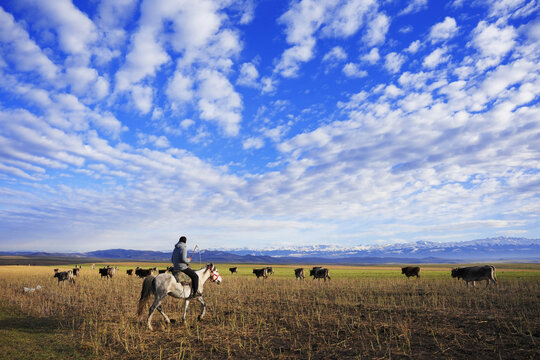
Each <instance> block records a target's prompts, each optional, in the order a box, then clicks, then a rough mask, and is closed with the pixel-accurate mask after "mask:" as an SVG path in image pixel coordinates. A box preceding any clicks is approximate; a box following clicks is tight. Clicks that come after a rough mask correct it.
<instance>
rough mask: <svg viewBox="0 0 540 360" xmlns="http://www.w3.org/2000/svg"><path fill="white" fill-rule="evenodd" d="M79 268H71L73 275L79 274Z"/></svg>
mask: <svg viewBox="0 0 540 360" xmlns="http://www.w3.org/2000/svg"><path fill="white" fill-rule="evenodd" d="M80 271H81V270H80V268H78V267H76V268H74V269H73V276H79V273H80Z"/></svg>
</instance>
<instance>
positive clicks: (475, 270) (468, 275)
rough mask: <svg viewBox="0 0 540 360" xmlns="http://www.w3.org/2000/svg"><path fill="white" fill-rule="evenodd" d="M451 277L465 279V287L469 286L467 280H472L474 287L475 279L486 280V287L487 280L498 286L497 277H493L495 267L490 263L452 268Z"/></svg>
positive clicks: (487, 284)
mask: <svg viewBox="0 0 540 360" xmlns="http://www.w3.org/2000/svg"><path fill="white" fill-rule="evenodd" d="M452 277H453V278H458V280H459V279H463V280H465V282H466V283H467V287H469V281H472V284H473V286H474V287H476V284H475V281H482V280H486V281H487V282H486V287H488V286H489V282H490V281H491V282H492V283H494V284H495V286H498V281H497V278H496V277H495V267H494V266H491V265H484V266H469V267H463V268H456V269H452Z"/></svg>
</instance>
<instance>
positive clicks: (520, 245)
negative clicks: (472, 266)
mask: <svg viewBox="0 0 540 360" xmlns="http://www.w3.org/2000/svg"><path fill="white" fill-rule="evenodd" d="M227 251H228V252H229V253H233V254H237V255H248V254H249V255H253V256H272V257H293V258H302V259H303V258H306V257H323V258H329V259H344V258H349V259H350V258H355V259H357V258H365V257H375V258H403V259H424V258H437V259H439V260H451V261H485V260H491V261H504V260H515V261H540V239H525V238H510V237H496V238H487V239H478V240H470V241H461V242H444V243H441V242H432V241H417V242H414V243H402V244H390V245H372V246H366V245H359V246H353V247H347V248H345V247H338V246H332V245H314V246H302V247H287V248H278V249H261V250H250V249H233V250H227ZM358 260H360V259H358Z"/></svg>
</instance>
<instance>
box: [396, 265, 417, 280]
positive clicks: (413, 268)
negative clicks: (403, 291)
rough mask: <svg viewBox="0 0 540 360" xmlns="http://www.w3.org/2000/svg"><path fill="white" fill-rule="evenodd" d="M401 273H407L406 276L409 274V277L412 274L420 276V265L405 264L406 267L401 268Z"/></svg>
mask: <svg viewBox="0 0 540 360" xmlns="http://www.w3.org/2000/svg"><path fill="white" fill-rule="evenodd" d="M401 273H402V274H405V276H407V279H408V278H410V277H411V276H416V278H419V277H420V268H419V267H418V266H405V267H404V268H401Z"/></svg>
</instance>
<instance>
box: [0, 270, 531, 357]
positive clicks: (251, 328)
mask: <svg viewBox="0 0 540 360" xmlns="http://www.w3.org/2000/svg"><path fill="white" fill-rule="evenodd" d="M218 268H219V269H220V272H221V274H222V276H223V277H224V282H223V284H222V285H220V286H218V285H215V284H208V286H205V299H206V302H207V305H208V308H207V310H208V312H207V315H206V318H205V320H204V321H203V322H198V321H196V318H197V314H198V313H199V311H200V304H198V302H193V303H192V304H191V305H190V309H189V312H188V320H187V322H186V323H185V324H180V323H177V324H174V325H166V324H165V323H164V322H163V320H162V318H161V316H160V315H159V314H158V313H156V314H155V316H154V322H153V324H154V329H155V330H154V331H153V332H152V331H149V330H147V328H146V327H145V325H144V324H142V325H141V324H139V322H138V321H137V319H136V316H135V311H136V305H137V302H138V298H139V295H140V290H141V284H142V280H140V279H137V278H134V277H128V276H127V275H126V274H125V271H123V269H124V268H122V270H121V271H120V273H119V274H118V275H117V276H115V278H114V279H113V280H112V281H107V280H101V279H100V278H99V276H98V274H97V267H96V270H90V269H89V268H88V267H84V268H83V269H82V274H81V276H80V278H79V279H77V283H76V284H75V285H74V286H70V285H69V284H67V283H66V284H61V285H57V284H56V280H55V279H53V277H52V267H23V266H21V267H16V266H6V267H0V287H1V288H2V289H3V291H2V293H1V294H0V301H1V302H2V303H3V304H4V306H5V307H8V308H10V309H13V310H14V311H15V312H16V313H17V314H21V316H22V315H24V316H26V317H28V316H31V317H33V318H36V319H54V321H56V322H57V324H58V328H61V329H63V330H66V329H69V330H70V331H71V334H72V337H73V339H74V340H75V341H74V344H77V346H78V347H79V348H82V349H83V350H84V351H86V352H87V353H89V354H91V355H92V354H93V355H95V356H97V357H99V358H111V359H118V358H124V359H160V358H164V359H192V358H194V359H226V358H232V359H253V358H262V359H267V358H278V359H280V358H283V359H289V358H302V359H338V358H339V359H353V358H367V359H373V358H384V359H386V358H394V359H395V358H397V359H400V358H414V359H433V358H440V359H445V358H448V359H465V358H485V359H487V358H489V359H491V358H502V359H535V358H539V357H540V352H539V351H538V348H540V346H539V345H540V344H539V343H540V305H539V302H538V299H539V298H540V276H539V275H540V273H539V272H538V271H537V270H536V271H533V272H532V273H531V274H532V275H531V276H526V277H518V276H512V273H511V272H510V271H508V272H507V273H508V277H507V278H505V274H506V273H503V274H500V273H499V281H500V283H501V286H500V289H499V290H495V289H494V288H488V289H484V288H483V285H482V286H481V288H479V289H466V288H465V284H464V283H463V282H458V281H456V280H453V279H451V278H449V276H447V274H448V272H447V271H444V272H441V273H440V274H439V273H437V272H432V273H425V274H424V276H423V278H421V279H419V280H416V279H409V280H407V279H406V278H404V277H403V278H402V277H401V276H400V275H399V274H397V275H396V274H395V272H396V270H395V269H368V268H365V269H363V270H362V269H360V270H362V271H361V272H360V270H359V272H358V273H359V274H360V273H361V274H362V276H354V272H353V271H352V270H351V269H352V268H341V269H342V270H340V269H337V268H336V269H332V270H331V275H332V274H334V275H335V276H333V279H332V281H329V282H327V283H324V282H318V281H312V280H310V279H306V280H305V281H298V282H297V281H295V280H294V278H293V277H292V268H294V267H281V268H278V269H277V271H276V275H277V276H274V277H271V278H270V279H268V280H264V281H263V280H257V279H255V278H254V276H249V274H248V273H249V270H250V269H251V267H244V268H241V271H240V274H239V276H238V275H235V276H229V275H228V274H227V272H228V271H227V268H228V265H222V266H218ZM339 271H343V272H342V273H341V275H340V272H339ZM370 271H372V273H371V274H372V276H370V275H369V274H370ZM386 271H388V272H391V273H388V274H387V275H388V276H386V277H385V276H381V274H382V275H384V274H386V273H385V272H386ZM332 272H333V273H332ZM280 274H281V275H280ZM288 274H290V276H289V275H288ZM351 274H353V275H351ZM366 274H367V275H366ZM501 275H502V276H501ZM37 284H41V285H42V286H43V290H42V291H41V292H39V293H38V292H36V293H34V294H31V295H29V294H25V295H24V294H22V288H23V287H24V286H35V285H37ZM163 308H164V311H165V313H167V314H168V315H169V316H170V317H171V318H177V319H180V318H181V315H182V311H183V301H178V300H176V299H173V298H168V299H167V300H166V301H165V302H164V306H163ZM0 357H2V352H1V350H0Z"/></svg>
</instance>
